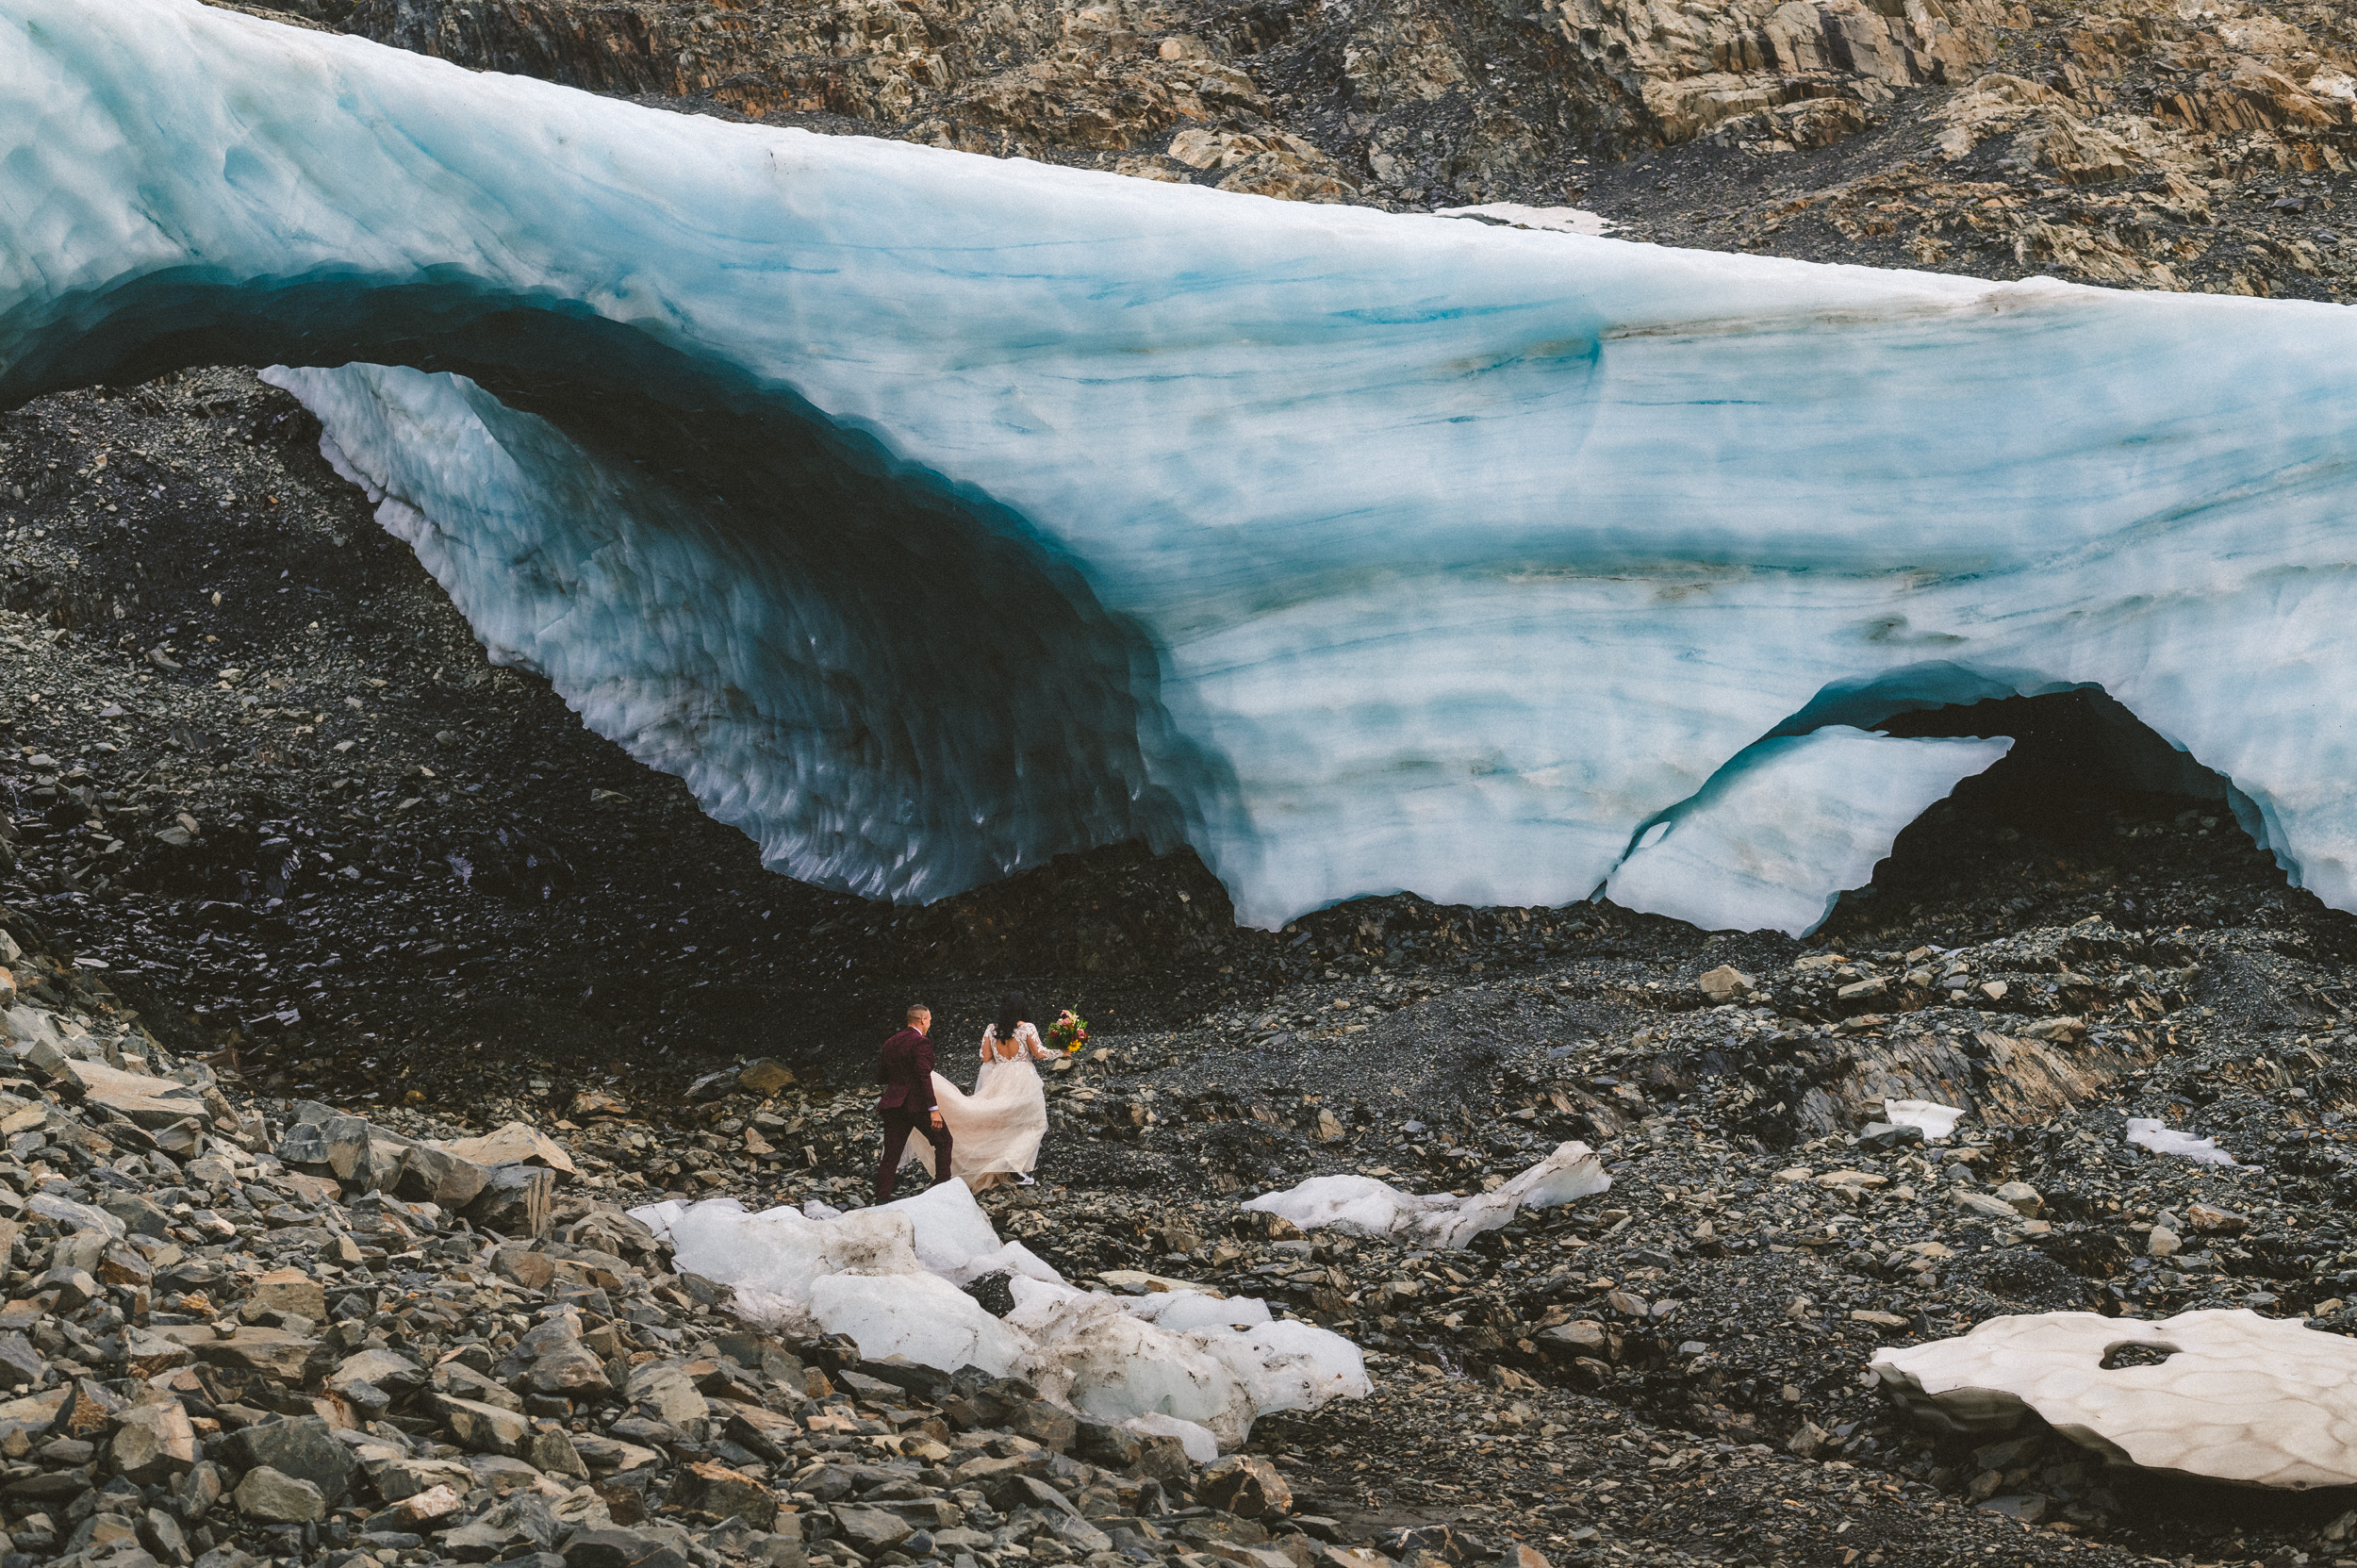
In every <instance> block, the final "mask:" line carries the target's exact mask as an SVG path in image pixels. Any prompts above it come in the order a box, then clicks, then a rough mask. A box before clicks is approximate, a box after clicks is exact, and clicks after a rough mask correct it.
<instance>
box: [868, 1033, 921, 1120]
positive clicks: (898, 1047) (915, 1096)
mask: <svg viewBox="0 0 2357 1568" xmlns="http://www.w3.org/2000/svg"><path fill="white" fill-rule="evenodd" d="M876 1081H877V1082H879V1083H881V1084H882V1085H883V1086H884V1089H883V1093H882V1094H881V1095H879V1096H877V1097H876V1109H877V1110H879V1111H911V1112H915V1111H931V1109H933V1043H932V1042H931V1040H928V1039H927V1038H925V1036H923V1035H922V1034H919V1033H917V1032H916V1031H915V1030H913V1029H904V1030H902V1031H900V1032H899V1033H898V1034H896V1035H894V1036H893V1037H892V1038H891V1039H889V1040H886V1041H885V1042H884V1043H883V1053H882V1057H881V1058H880V1059H879V1060H878V1061H877V1063H876Z"/></svg>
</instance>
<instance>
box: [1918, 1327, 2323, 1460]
mask: <svg viewBox="0 0 2357 1568" xmlns="http://www.w3.org/2000/svg"><path fill="white" fill-rule="evenodd" d="M2129 1345H2136V1346H2142V1347H2146V1348H2149V1349H2152V1350H2160V1351H2167V1352H2170V1353H2169V1354H2168V1355H2167V1357H2166V1359H2164V1360H2161V1361H2159V1362H2151V1363H2150V1364H2145V1365H2123V1366H2118V1367H2114V1368H2110V1369H2106V1368H2105V1367H2104V1365H2103V1362H2104V1361H2105V1359H2106V1358H2108V1357H2109V1356H2110V1355H2111V1353H2112V1352H2113V1351H2115V1350H2118V1349H2121V1348H2123V1347H2125V1346H2129ZM1872 1369H1873V1373H1874V1376H1875V1377H1876V1378H1879V1379H1880V1380H1881V1382H1882V1384H1883V1385H1884V1387H1885V1388H1887V1390H1889V1392H1890V1393H1891V1394H1892V1395H1894V1396H1895V1397H1897V1398H1898V1399H1899V1401H1900V1402H1901V1403H1903V1404H1904V1405H1906V1406H1908V1407H1910V1408H1911V1409H1913V1410H1915V1411H1917V1412H1918V1413H1920V1414H1921V1415H1924V1416H1926V1417H1928V1418H1930V1419H1931V1420H1933V1421H1935V1422H1937V1423H1938V1424H1940V1425H1943V1426H1948V1427H1952V1428H1960V1429H1962V1430H1965V1431H1974V1432H1979V1431H1992V1430H1999V1429H2003V1428H2007V1427H2010V1426H2012V1425H2013V1424H2015V1423H2016V1422H2017V1421H2019V1419H2020V1417H2021V1415H2022V1414H2023V1412H2024V1411H2036V1412H2037V1413H2038V1415H2040V1416H2041V1417H2043V1418H2044V1419H2045V1420H2046V1421H2047V1422H2048V1423H2049V1424H2050V1425H2051V1426H2052V1427H2053V1428H2054V1429H2055V1430H2056V1431H2058V1432H2061V1433H2062V1434H2063V1435H2064V1436H2065V1437H2068V1438H2069V1439H2071V1440H2072V1441H2073V1442H2076V1443H2081V1444H2085V1445H2086V1446H2088V1447H2090V1448H2093V1449H2095V1450H2096V1451H2097V1452H2099V1453H2102V1454H2103V1455H2105V1456H2106V1457H2108V1458H2112V1459H2116V1460H2121V1461H2126V1462H2128V1463H2131V1464H2137V1465H2142V1466H2143V1467H2145V1468H2146V1469H2149V1470H2163V1471H2170V1472H2174V1473H2177V1474H2181V1475H2187V1476H2201V1477H2209V1478H2211V1479H2214V1480H2221V1481H2233V1482H2236V1483H2239V1484H2242V1485H2246V1486H2266V1487H2287V1488H2303V1487H2312V1486H2349V1485H2357V1341H2351V1340H2349V1338H2347V1337H2346V1336H2343V1335H2340V1334H2326V1333H2317V1332H2314V1331H2312V1330H2311V1329H2308V1328H2307V1327H2306V1326H2305V1320H2304V1319H2300V1318H2288V1319H2287V1318H2266V1317H2261V1316H2260V1315H2259V1314H2258V1313H2256V1312H2250V1311H2248V1310H2245V1309H2241V1308H2236V1309H2234V1310H2233V1311H2217V1310H2211V1311H2204V1312H2180V1313H2178V1314H2177V1315H2176V1316H2175V1317H2168V1318H2162V1319H2160V1320H2158V1321H2152V1322H2148V1321H2142V1320H2139V1319H2135V1318H2116V1317H2104V1316H2102V1314H2100V1313H2097V1312H2039V1313H2036V1314H2033V1315H2028V1316H2020V1317H1994V1318H1990V1319H1988V1320H1986V1322H1983V1323H1980V1324H1977V1325H1975V1326H1974V1328H1973V1329H1972V1331H1971V1332H1970V1333H1968V1334H1964V1335H1962V1336H1960V1337H1958V1338H1955V1339H1944V1340H1935V1341H1933V1342H1932V1343H1931V1344H1929V1345H1907V1346H1904V1347H1900V1346H1889V1347H1886V1348H1884V1349H1882V1350H1879V1351H1876V1352H1875V1354H1874V1359H1873V1362H1872Z"/></svg>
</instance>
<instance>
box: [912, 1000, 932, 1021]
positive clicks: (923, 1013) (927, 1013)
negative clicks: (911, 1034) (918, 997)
mask: <svg viewBox="0 0 2357 1568" xmlns="http://www.w3.org/2000/svg"><path fill="white" fill-rule="evenodd" d="M932 1015H933V1010H932V1009H931V1008H930V1007H927V1006H926V1005H925V1004H924V1003H923V1002H921V1001H913V1002H911V1003H909V1013H908V1021H909V1022H910V1023H915V1022H916V1020H917V1019H919V1018H930V1017H931V1016H932Z"/></svg>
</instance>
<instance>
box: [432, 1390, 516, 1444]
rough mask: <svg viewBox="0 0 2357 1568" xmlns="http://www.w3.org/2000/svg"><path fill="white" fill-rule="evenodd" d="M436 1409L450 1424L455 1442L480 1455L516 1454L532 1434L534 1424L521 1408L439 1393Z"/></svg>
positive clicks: (436, 1399) (435, 1401) (436, 1398)
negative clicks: (508, 1408)
mask: <svg viewBox="0 0 2357 1568" xmlns="http://www.w3.org/2000/svg"><path fill="white" fill-rule="evenodd" d="M434 1408H435V1411H437V1413H438V1414H439V1415H440V1416H441V1417H442V1419H443V1421H444V1422H445V1423H447V1424H448V1426H449V1427H450V1431H451V1437H452V1439H453V1441H454V1442H456V1443H457V1444H458V1445H459V1446H460V1447H462V1448H471V1449H473V1450H474V1451H475V1452H476V1453H478V1454H514V1453H517V1452H518V1451H519V1450H520V1449H521V1448H522V1447H523V1445H524V1441H525V1439H526V1438H528V1437H530V1436H531V1435H532V1423H531V1421H530V1420H529V1419H528V1418H526V1416H525V1415H524V1413H523V1412H522V1411H507V1410H502V1409H500V1408H499V1407H498V1406H497V1405H486V1404H484V1403H483V1402H482V1401H480V1400H476V1399H459V1398H454V1397H453V1396H451V1395H436V1396H435V1400H434Z"/></svg>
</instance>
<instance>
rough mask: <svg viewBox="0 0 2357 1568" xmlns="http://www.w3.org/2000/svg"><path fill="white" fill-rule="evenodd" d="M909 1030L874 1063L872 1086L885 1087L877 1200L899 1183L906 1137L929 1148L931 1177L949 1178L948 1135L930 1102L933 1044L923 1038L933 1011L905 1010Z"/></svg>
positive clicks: (880, 1104)
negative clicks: (913, 1135) (916, 1138)
mask: <svg viewBox="0 0 2357 1568" xmlns="http://www.w3.org/2000/svg"><path fill="white" fill-rule="evenodd" d="M908 1019H909V1021H908V1027H907V1028H906V1029H903V1030H902V1031H900V1032H899V1033H898V1034H896V1035H894V1036H893V1037H892V1038H891V1039H889V1040H886V1041H885V1042H884V1043H883V1053H882V1059H881V1060H879V1061H878V1062H877V1064H876V1081H877V1082H879V1083H881V1084H882V1085H883V1086H884V1090H883V1093H882V1094H881V1095H879V1096H878V1097H877V1098H876V1110H877V1112H878V1114H881V1115H882V1118H883V1163H882V1164H880V1165H878V1166H877V1167H876V1201H877V1202H878V1203H889V1202H891V1201H892V1189H893V1187H894V1185H895V1184H896V1183H898V1180H899V1179H900V1155H901V1152H902V1151H903V1150H905V1149H906V1148H907V1147H908V1145H909V1134H910V1133H912V1132H916V1133H921V1134H923V1136H924V1139H925V1141H926V1142H927V1143H929V1144H931V1145H932V1146H933V1174H934V1176H935V1178H936V1179H939V1180H947V1179H948V1175H949V1130H948V1128H947V1127H944V1126H943V1125H942V1121H941V1107H939V1106H938V1105H935V1104H934V1103H933V1043H932V1042H931V1040H928V1039H927V1038H925V1036H926V1034H927V1032H930V1031H931V1029H932V1027H933V1013H932V1009H931V1008H930V1007H927V1006H926V1005H925V1004H924V1003H923V1002H918V1003H917V1004H916V1005H915V1006H914V1007H912V1008H910V1009H909V1013H908Z"/></svg>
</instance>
